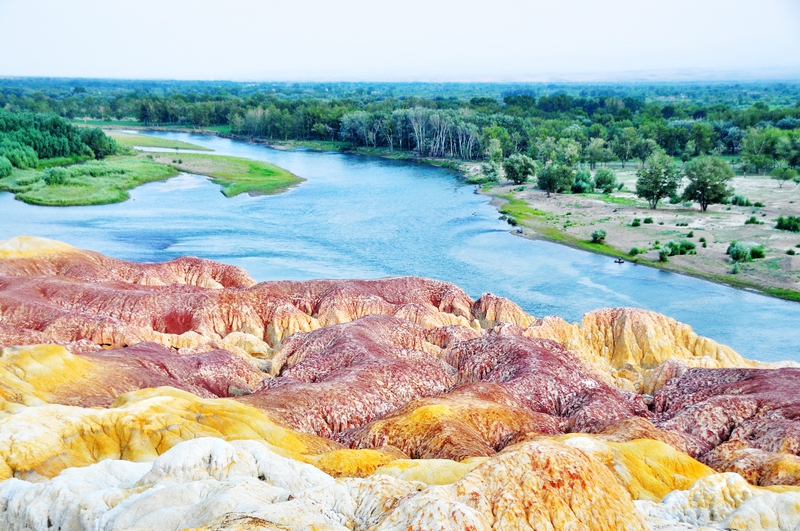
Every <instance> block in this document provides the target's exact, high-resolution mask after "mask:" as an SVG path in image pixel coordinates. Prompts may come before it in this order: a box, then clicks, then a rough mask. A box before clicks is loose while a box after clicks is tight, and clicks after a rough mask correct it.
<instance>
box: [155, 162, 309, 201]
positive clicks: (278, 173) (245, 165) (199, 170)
mask: <svg viewBox="0 0 800 531" xmlns="http://www.w3.org/2000/svg"><path fill="white" fill-rule="evenodd" d="M146 157H147V158H148V159H150V160H153V161H154V162H158V163H161V164H168V165H170V166H171V167H173V168H175V169H177V170H180V171H185V172H187V173H196V174H199V175H206V176H208V177H211V180H212V181H213V182H214V183H216V184H219V185H220V186H221V187H222V193H223V194H225V196H227V197H233V196H235V195H239V194H244V193H248V194H251V195H255V194H277V193H280V192H283V191H284V190H286V189H287V188H289V187H291V186H293V185H295V184H297V183H299V182H301V181H302V180H303V179H301V178H300V177H297V176H295V175H292V174H291V173H289V172H288V171H286V170H284V169H283V168H279V167H277V166H275V165H273V164H270V163H268V162H261V161H257V160H248V159H240V158H237V157H223V156H220V155H204V154H199V153H180V154H171V153H148V154H147V155H146Z"/></svg>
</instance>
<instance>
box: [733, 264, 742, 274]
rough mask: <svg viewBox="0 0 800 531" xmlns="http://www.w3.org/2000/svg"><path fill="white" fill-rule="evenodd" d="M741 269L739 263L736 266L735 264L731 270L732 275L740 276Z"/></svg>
mask: <svg viewBox="0 0 800 531" xmlns="http://www.w3.org/2000/svg"><path fill="white" fill-rule="evenodd" d="M740 269H741V267H740V266H739V262H736V263H735V264H733V269H731V274H732V275H738V274H739V270H740Z"/></svg>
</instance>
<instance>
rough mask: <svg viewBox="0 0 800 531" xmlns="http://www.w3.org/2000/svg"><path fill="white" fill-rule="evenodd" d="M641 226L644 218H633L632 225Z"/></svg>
mask: <svg viewBox="0 0 800 531" xmlns="http://www.w3.org/2000/svg"><path fill="white" fill-rule="evenodd" d="M641 226H642V220H641V219H639V218H633V221H632V222H631V227H641Z"/></svg>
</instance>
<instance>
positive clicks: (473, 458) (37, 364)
mask: <svg viewBox="0 0 800 531" xmlns="http://www.w3.org/2000/svg"><path fill="white" fill-rule="evenodd" d="M0 347H2V351H0V480H2V481H0V529H4V530H17V529H20V530H21V529H26V530H28V529H35V530H51V529H56V530H61V531H67V530H89V529H91V530H95V529H97V530H100V529H103V530H106V529H107V530H112V529H113V530H122V529H142V530H145V529H147V530H181V529H204V530H230V531H233V530H275V529H304V530H345V529H357V530H397V531H400V530H404V531H406V530H462V529H471V530H484V529H486V530H488V529H494V530H504V529H513V530H528V529H530V530H534V529H535V530H560V529H565V530H570V531H577V530H587V531H588V530H605V529H614V530H646V529H652V530H693V529H735V530H745V529H748V530H766V529H775V530H786V531H789V530H793V531H799V530H800V457H798V453H800V392H799V391H798V390H800V366H798V365H797V364H794V363H791V362H786V363H782V364H766V363H758V362H753V361H749V360H745V359H743V358H742V357H740V356H739V355H738V354H737V353H735V352H734V351H732V350H731V349H730V348H728V347H725V346H723V345H719V344H717V343H715V342H714V341H711V340H709V339H706V338H701V337H698V336H697V335H696V334H694V333H693V332H692V330H691V329H690V328H689V327H688V326H686V325H683V324H681V323H677V322H675V321H674V320H672V319H669V318H667V317H664V316H662V315H658V314H655V313H652V312H648V311H644V310H638V309H630V308H617V309H603V310H597V311H594V312H590V313H588V314H587V315H586V316H585V317H584V319H583V322H582V323H581V324H570V323H567V322H565V321H563V320H562V319H559V318H558V317H544V318H535V317H532V316H530V315H527V314H526V313H525V312H523V311H522V310H521V309H520V308H519V307H518V306H517V305H515V304H514V303H513V302H511V301H509V300H507V299H504V298H501V297H497V296H493V295H491V294H486V295H483V296H482V297H481V298H480V299H479V300H477V301H473V300H472V299H471V298H470V297H469V296H468V295H467V294H466V293H464V292H463V291H462V290H460V289H459V288H458V287H456V286H454V285H452V284H447V283H444V282H439V281H434V280H427V279H422V278H390V279H381V280H371V281H356V280H334V281H332V280H320V281H309V282H264V283H260V284H256V283H255V282H253V280H252V279H251V278H250V277H249V276H248V275H247V273H246V272H244V271H243V270H241V269H239V268H236V267H232V266H227V265H223V264H218V263H214V262H211V261H207V260H201V259H197V258H182V259H178V260H173V261H171V262H167V263H163V264H135V263H130V262H124V261H120V260H115V259H112V258H108V257H105V256H102V255H100V254H97V253H93V252H88V251H81V250H78V249H75V248H73V247H70V246H68V245H65V244H61V243H57V242H53V241H49V240H43V239H37V238H26V237H19V238H14V239H12V240H8V241H5V242H0Z"/></svg>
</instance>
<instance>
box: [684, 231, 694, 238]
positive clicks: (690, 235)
mask: <svg viewBox="0 0 800 531" xmlns="http://www.w3.org/2000/svg"><path fill="white" fill-rule="evenodd" d="M686 237H687V238H694V231H693V230H690V231H689V234H687V235H686Z"/></svg>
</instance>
